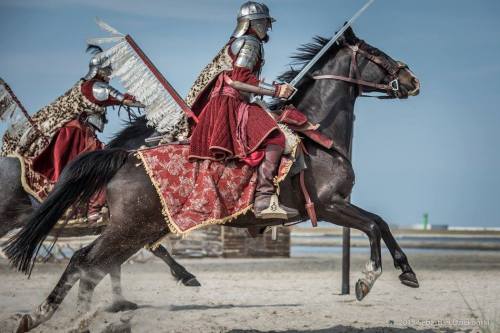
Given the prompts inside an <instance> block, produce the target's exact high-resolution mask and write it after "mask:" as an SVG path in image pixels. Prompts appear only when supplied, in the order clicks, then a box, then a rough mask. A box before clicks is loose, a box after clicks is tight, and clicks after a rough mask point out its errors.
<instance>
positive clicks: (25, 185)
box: [7, 152, 43, 202]
mask: <svg viewBox="0 0 500 333" xmlns="http://www.w3.org/2000/svg"><path fill="white" fill-rule="evenodd" d="M7 157H12V158H17V159H18V160H19V163H20V164H21V185H22V187H23V190H24V191H25V192H26V193H28V194H29V195H31V196H33V197H34V198H35V199H36V200H38V201H39V202H42V201H43V200H42V199H41V198H40V197H39V196H38V194H37V193H36V192H35V191H33V189H32V188H31V187H30V186H29V185H28V183H27V182H26V163H25V162H24V158H23V157H22V156H21V155H19V154H18V153H16V152H14V153H11V154H9V155H7Z"/></svg>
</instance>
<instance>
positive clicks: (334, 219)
mask: <svg viewBox="0 0 500 333" xmlns="http://www.w3.org/2000/svg"><path fill="white" fill-rule="evenodd" d="M320 214H321V215H320V216H321V217H322V219H323V220H325V221H327V222H330V223H335V224H337V225H341V226H343V227H348V228H354V229H358V230H360V231H362V232H364V233H365V234H366V235H367V236H368V239H369V242H370V261H368V263H366V265H365V268H364V269H363V271H362V273H363V275H362V277H361V278H359V280H358V281H357V282H356V298H357V299H358V301H361V300H362V299H363V298H365V297H366V295H368V293H369V292H370V290H371V289H372V288H373V285H374V284H375V281H376V280H377V279H378V278H379V277H380V275H382V257H381V250H380V239H381V233H380V229H379V227H378V225H377V224H376V223H375V221H373V220H371V219H368V218H367V217H365V216H364V215H363V214H360V212H359V211H358V210H356V209H355V207H353V206H352V205H351V204H350V203H349V202H347V201H343V200H339V201H338V202H335V203H333V204H332V205H331V206H328V207H326V208H325V209H323V210H322V212H321V213H320Z"/></svg>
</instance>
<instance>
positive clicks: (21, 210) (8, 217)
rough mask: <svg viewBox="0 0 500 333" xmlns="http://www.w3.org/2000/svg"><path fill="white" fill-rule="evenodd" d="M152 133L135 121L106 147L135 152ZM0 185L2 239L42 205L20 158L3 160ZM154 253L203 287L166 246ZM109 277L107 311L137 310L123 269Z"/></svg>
mask: <svg viewBox="0 0 500 333" xmlns="http://www.w3.org/2000/svg"><path fill="white" fill-rule="evenodd" d="M153 132H154V130H153V129H152V128H150V127H147V125H146V120H145V118H144V117H140V118H134V119H133V120H132V121H131V123H130V124H129V125H128V126H127V127H126V128H125V129H124V130H122V131H121V132H120V133H118V134H117V135H116V136H115V137H114V138H113V140H111V141H110V143H109V144H108V145H107V148H116V147H122V148H123V149H136V148H138V147H140V146H141V145H142V144H144V139H145V138H147V137H148V136H150V135H151V134H152V133H153ZM0 184H1V186H2V191H0V238H1V237H3V236H5V235H6V234H7V233H8V232H9V231H11V230H14V229H16V228H20V227H22V226H24V224H25V223H26V222H27V218H28V216H30V214H32V213H33V211H34V210H35V208H36V207H38V206H40V203H38V202H37V201H36V200H35V199H34V198H33V197H31V196H30V195H29V194H28V193H26V192H25V191H24V189H23V187H22V185H21V164H20V162H19V160H18V159H17V158H14V157H0ZM101 229H102V228H99V229H97V230H96V229H90V228H89V229H85V228H83V229H82V230H81V231H79V232H78V236H86V235H94V234H96V233H100V232H102V230H101ZM63 232H64V230H63ZM71 236H74V234H72V235H71ZM151 252H152V253H153V254H154V255H155V256H156V257H158V258H160V259H161V260H163V261H164V262H165V263H166V264H167V265H168V266H169V267H170V272H171V273H172V276H173V277H174V278H175V279H176V280H177V281H179V282H180V283H182V284H183V285H185V286H189V287H197V286H200V283H199V282H198V280H197V279H196V277H195V276H194V275H193V274H191V273H190V272H188V271H187V270H186V269H185V268H184V267H183V266H182V265H180V264H179V263H178V262H177V261H175V259H174V258H172V256H171V255H170V253H169V252H168V251H167V249H166V248H165V247H163V246H162V245H160V246H158V247H157V248H155V249H154V250H151ZM110 277H111V283H112V292H113V303H112V304H111V305H110V306H109V307H108V310H109V311H112V312H115V311H123V310H127V309H135V308H137V305H136V304H134V303H132V302H129V301H126V300H125V299H124V298H123V295H122V291H121V290H122V288H121V270H120V267H116V268H115V269H113V270H112V271H110Z"/></svg>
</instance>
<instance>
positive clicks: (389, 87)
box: [313, 41, 408, 99]
mask: <svg viewBox="0 0 500 333" xmlns="http://www.w3.org/2000/svg"><path fill="white" fill-rule="evenodd" d="M344 45H345V46H346V47H347V48H349V49H350V50H351V51H352V53H351V65H350V68H349V76H348V77H347V76H342V75H334V74H320V75H314V76H313V79H314V80H339V81H344V82H349V83H353V84H356V85H357V86H358V92H359V93H358V94H359V95H358V96H362V97H375V98H380V99H391V98H407V97H408V94H403V93H402V92H401V91H400V89H399V78H398V74H399V72H400V71H401V70H403V69H408V65H406V64H405V63H403V62H401V61H396V62H395V63H394V62H393V61H389V60H388V59H386V58H384V57H382V56H376V55H373V54H371V53H369V52H368V51H366V50H365V49H364V46H365V45H366V43H365V42H363V41H359V42H358V43H356V44H355V45H350V44H347V43H344ZM358 54H361V55H363V56H364V57H365V58H366V59H368V60H369V61H371V62H373V63H374V64H376V65H378V66H379V67H381V68H382V69H383V70H384V71H385V72H386V73H387V74H388V79H389V80H388V81H389V83H387V84H384V83H375V82H369V81H365V80H363V79H361V74H360V71H359V67H358V61H357V55H358ZM363 87H370V88H375V89H376V90H379V91H383V92H385V93H386V95H383V96H371V95H363Z"/></svg>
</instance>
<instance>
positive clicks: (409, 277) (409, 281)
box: [399, 272, 420, 288]
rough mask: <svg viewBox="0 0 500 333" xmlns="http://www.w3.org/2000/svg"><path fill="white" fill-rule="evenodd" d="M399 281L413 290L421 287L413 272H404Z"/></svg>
mask: <svg viewBox="0 0 500 333" xmlns="http://www.w3.org/2000/svg"><path fill="white" fill-rule="evenodd" d="M399 280H400V281H401V283H402V284H404V285H405V286H408V287H411V288H418V287H419V286H420V285H419V284H418V280H417V276H416V275H415V273H413V272H404V273H401V275H399Z"/></svg>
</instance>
